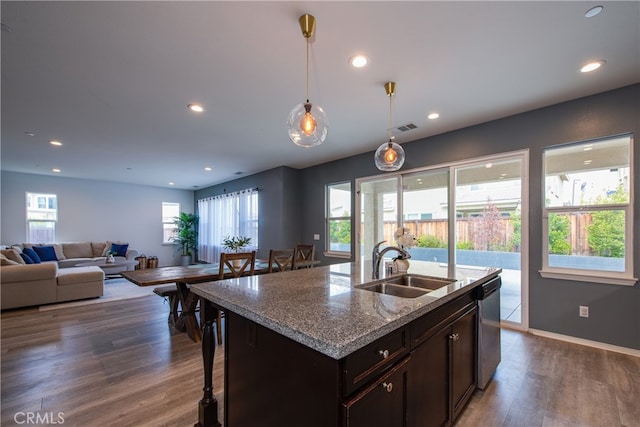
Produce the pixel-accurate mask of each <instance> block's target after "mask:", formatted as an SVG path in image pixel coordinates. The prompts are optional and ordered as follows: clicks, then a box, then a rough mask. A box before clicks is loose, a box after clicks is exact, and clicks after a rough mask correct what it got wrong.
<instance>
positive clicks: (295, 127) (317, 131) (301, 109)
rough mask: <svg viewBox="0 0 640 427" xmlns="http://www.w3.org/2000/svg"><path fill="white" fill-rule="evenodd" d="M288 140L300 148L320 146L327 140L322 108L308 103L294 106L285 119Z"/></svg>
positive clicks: (324, 116)
mask: <svg viewBox="0 0 640 427" xmlns="http://www.w3.org/2000/svg"><path fill="white" fill-rule="evenodd" d="M287 127H288V128H289V139H291V141H292V142H293V143H294V144H296V145H299V146H301V147H313V146H316V145H320V144H322V143H323V142H324V140H325V139H326V138H327V133H328V131H329V127H328V126H327V115H326V114H325V112H324V110H323V109H322V107H320V106H318V105H313V104H311V103H310V102H306V103H304V104H298V105H296V106H295V107H294V108H293V110H291V112H290V113H289V118H288V119H287Z"/></svg>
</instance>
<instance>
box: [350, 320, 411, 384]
mask: <svg viewBox="0 0 640 427" xmlns="http://www.w3.org/2000/svg"><path fill="white" fill-rule="evenodd" d="M408 352H409V337H408V328H407V327H403V328H400V329H398V330H397V331H394V332H391V333H390V334H388V335H385V336H384V337H382V338H379V339H377V340H376V341H374V342H372V343H371V344H369V345H367V346H366V347H363V348H361V349H360V350H358V351H356V352H355V353H353V354H350V355H349V356H347V357H346V358H345V359H344V362H343V370H344V381H345V384H344V395H345V396H348V395H349V394H351V393H352V392H354V391H355V390H356V389H358V388H359V387H361V386H362V385H364V384H366V383H367V382H368V381H369V380H371V379H372V378H373V377H375V376H376V375H377V374H379V373H380V372H382V371H383V370H385V369H387V368H388V367H389V366H391V365H392V364H393V363H395V362H396V361H397V360H400V358H401V357H403V356H404V355H405V354H407V353H408Z"/></svg>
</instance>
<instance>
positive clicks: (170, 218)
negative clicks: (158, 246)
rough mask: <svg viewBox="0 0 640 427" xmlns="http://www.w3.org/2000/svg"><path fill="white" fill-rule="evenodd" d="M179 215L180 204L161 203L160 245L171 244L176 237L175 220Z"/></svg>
mask: <svg viewBox="0 0 640 427" xmlns="http://www.w3.org/2000/svg"><path fill="white" fill-rule="evenodd" d="M179 215H180V203H171V202H162V243H172V240H171V239H172V238H173V237H175V235H176V229H177V227H176V224H175V220H176V218H177V217H178V216H179Z"/></svg>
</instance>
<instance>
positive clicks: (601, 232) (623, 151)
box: [541, 135, 636, 285]
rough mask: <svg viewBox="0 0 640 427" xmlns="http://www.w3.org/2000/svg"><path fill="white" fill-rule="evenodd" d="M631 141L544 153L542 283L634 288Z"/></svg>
mask: <svg viewBox="0 0 640 427" xmlns="http://www.w3.org/2000/svg"><path fill="white" fill-rule="evenodd" d="M631 147H632V138H631V136H630V135H623V136H616V137H611V138H606V139H601V140H597V141H587V142H580V143H576V144H568V145H562V146H557V147H551V148H548V149H547V150H545V151H544V154H543V162H544V188H545V194H544V197H545V200H544V212H543V230H544V236H545V240H546V242H545V244H544V245H543V265H542V271H541V274H542V276H543V277H553V278H567V279H573V280H582V281H588V282H597V283H613V284H624V285H633V283H635V280H636V279H633V277H632V276H633V263H632V260H633V254H632V250H633V239H632V221H633V212H632V204H631V199H632V194H633V192H632V183H633V179H632V173H631V162H630V160H631V158H632V157H631Z"/></svg>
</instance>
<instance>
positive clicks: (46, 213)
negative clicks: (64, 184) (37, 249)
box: [26, 193, 58, 243]
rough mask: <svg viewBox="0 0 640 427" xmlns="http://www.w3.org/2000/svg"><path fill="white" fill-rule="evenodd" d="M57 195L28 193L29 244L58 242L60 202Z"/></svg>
mask: <svg viewBox="0 0 640 427" xmlns="http://www.w3.org/2000/svg"><path fill="white" fill-rule="evenodd" d="M57 200H58V199H57V197H56V195H55V194H36V193H27V194H26V201H27V240H26V241H27V242H33V243H52V242H55V241H56V222H57V221H58V201H57Z"/></svg>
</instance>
